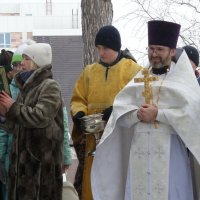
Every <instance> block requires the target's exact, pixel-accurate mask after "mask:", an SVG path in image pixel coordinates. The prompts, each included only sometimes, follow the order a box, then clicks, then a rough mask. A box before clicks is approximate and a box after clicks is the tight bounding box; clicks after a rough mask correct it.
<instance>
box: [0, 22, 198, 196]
mask: <svg viewBox="0 0 200 200" xmlns="http://www.w3.org/2000/svg"><path fill="white" fill-rule="evenodd" d="M147 28H148V48H147V51H148V52H147V53H148V59H149V66H148V67H143V66H141V65H140V64H138V63H137V61H136V59H135V58H134V57H133V56H132V55H131V53H130V52H129V51H128V50H127V49H126V50H122V49H121V36H120V33H119V31H118V30H117V29H116V28H115V27H114V26H112V25H106V26H103V27H101V28H100V29H99V31H98V32H97V34H96V37H95V42H94V46H95V47H96V49H97V52H98V55H99V60H98V61H96V62H95V63H92V64H89V65H87V66H85V67H84V68H83V70H82V72H81V74H80V76H79V78H78V80H77V81H76V83H75V85H74V90H73V93H72V95H71V103H70V108H67V107H66V106H65V104H64V100H63V97H62V92H61V87H60V85H59V83H58V82H57V81H56V80H54V79H53V73H52V67H53V66H52V49H51V46H50V44H47V43H36V42H35V41H33V40H27V41H25V42H23V43H22V44H21V45H19V47H18V48H17V49H16V51H15V52H11V51H8V50H5V49H2V50H1V53H0V66H1V68H2V69H4V71H5V76H6V82H7V84H8V85H9V90H2V91H1V93H0V199H2V200H33V199H38V200H46V199H48V200H61V199H63V195H62V193H63V173H65V172H66V171H67V170H68V169H69V167H70V165H71V164H72V157H71V149H70V145H69V143H70V141H69V140H70V139H69V138H70V130H69V128H68V118H67V115H68V114H67V112H70V113H71V117H72V120H73V129H72V143H73V146H74V149H75V152H76V155H77V158H78V161H79V164H78V167H77V171H76V174H75V181H74V188H73V187H71V189H72V190H73V194H75V195H71V194H70V191H69V193H68V194H66V196H67V195H68V198H69V200H75V199H76V200H77V199H80V200H93V199H94V200H122V199H126V200H143V199H153V200H160V199H162V200H198V199H199V198H200V197H199V196H200V195H199V189H200V166H199V164H200V132H199V130H200V124H199V123H198V121H197V120H195V119H198V115H199V113H200V108H199V106H198V103H199V102H200V90H199V84H200V73H199V71H198V66H199V53H198V49H196V48H195V47H194V46H192V45H186V46H183V47H180V48H177V41H178V37H179V34H180V30H181V25H180V24H177V23H174V22H168V21H160V20H152V21H149V22H148V24H147ZM2 76H3V75H2ZM4 84H5V83H4ZM95 114H101V116H102V119H101V120H102V121H104V122H105V129H104V130H103V131H102V133H101V134H102V136H101V140H100V143H99V144H98V145H97V144H96V139H95V135H94V134H88V133H87V134H86V132H87V131H86V130H85V129H84V127H83V123H82V119H83V118H84V117H85V116H93V115H95ZM94 149H96V151H95V153H94V154H91V152H92V151H93V150H94ZM72 196H73V197H72Z"/></svg>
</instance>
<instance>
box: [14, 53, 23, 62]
mask: <svg viewBox="0 0 200 200" xmlns="http://www.w3.org/2000/svg"><path fill="white" fill-rule="evenodd" d="M21 61H22V55H20V54H14V55H13V57H12V61H11V63H12V64H13V63H15V62H21Z"/></svg>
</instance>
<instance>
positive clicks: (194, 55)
mask: <svg viewBox="0 0 200 200" xmlns="http://www.w3.org/2000/svg"><path fill="white" fill-rule="evenodd" d="M183 49H184V50H185V52H186V54H187V56H188V58H189V59H190V60H191V61H193V62H194V64H195V65H196V66H198V65H199V52H198V51H197V49H196V48H195V47H192V46H190V45H186V46H184V47H183Z"/></svg>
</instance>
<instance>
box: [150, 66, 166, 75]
mask: <svg viewBox="0 0 200 200" xmlns="http://www.w3.org/2000/svg"><path fill="white" fill-rule="evenodd" d="M169 67H170V66H163V67H160V68H156V67H152V68H151V71H152V73H153V74H156V75H162V74H166V73H167V72H168V71H169Z"/></svg>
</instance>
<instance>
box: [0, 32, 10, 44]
mask: <svg viewBox="0 0 200 200" xmlns="http://www.w3.org/2000/svg"><path fill="white" fill-rule="evenodd" d="M10 41H11V40H10V33H0V48H10V46H11V44H10V43H11V42H10Z"/></svg>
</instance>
